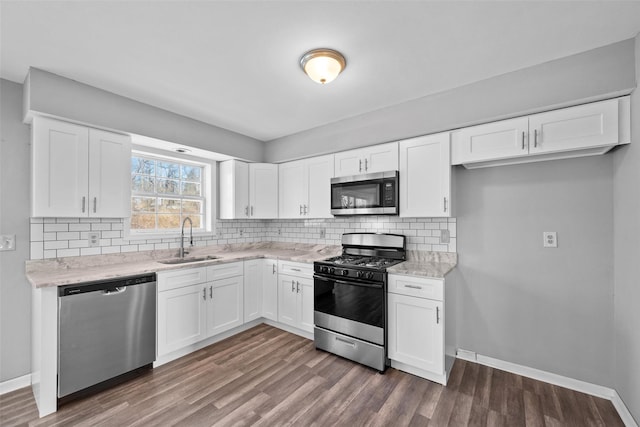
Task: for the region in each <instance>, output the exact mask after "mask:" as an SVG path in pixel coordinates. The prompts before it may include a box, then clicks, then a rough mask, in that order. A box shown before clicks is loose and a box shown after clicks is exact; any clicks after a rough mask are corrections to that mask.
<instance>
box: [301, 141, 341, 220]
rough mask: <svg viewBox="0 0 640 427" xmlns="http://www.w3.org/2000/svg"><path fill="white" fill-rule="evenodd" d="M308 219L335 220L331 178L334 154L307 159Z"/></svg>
mask: <svg viewBox="0 0 640 427" xmlns="http://www.w3.org/2000/svg"><path fill="white" fill-rule="evenodd" d="M306 162H307V184H308V185H307V200H308V202H307V209H306V215H305V217H307V218H333V215H331V178H332V177H333V168H334V159H333V154H331V155H328V156H321V157H313V158H311V159H307V161H306Z"/></svg>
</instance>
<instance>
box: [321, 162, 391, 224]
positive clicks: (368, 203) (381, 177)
mask: <svg viewBox="0 0 640 427" xmlns="http://www.w3.org/2000/svg"><path fill="white" fill-rule="evenodd" d="M331 213H332V214H333V215H368V214H372V215H397V214H398V172H397V171H392V172H381V173H372V174H367V175H357V176H350V177H339V178H332V179H331Z"/></svg>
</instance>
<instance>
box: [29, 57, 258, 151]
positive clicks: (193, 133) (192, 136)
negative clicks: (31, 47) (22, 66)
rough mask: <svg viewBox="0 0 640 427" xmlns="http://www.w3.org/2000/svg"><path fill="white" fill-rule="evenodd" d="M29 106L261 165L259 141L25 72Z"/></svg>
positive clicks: (60, 79)
mask: <svg viewBox="0 0 640 427" xmlns="http://www.w3.org/2000/svg"><path fill="white" fill-rule="evenodd" d="M29 74H30V76H29V80H28V83H25V84H26V85H27V86H29V91H28V97H27V98H28V100H27V101H28V104H29V108H30V109H31V110H33V111H37V112H39V113H45V114H50V115H53V116H59V117H63V118H67V119H70V120H74V121H78V122H81V123H86V124H90V125H96V126H100V127H105V128H109V129H114V130H119V131H123V132H130V133H135V134H139V135H144V136H148V137H152V138H157V139H162V140H165V141H170V142H175V143H177V144H184V145H187V146H191V147H196V148H202V149H204V150H209V151H214V152H217V153H222V154H227V155H229V156H233V157H238V158H241V159H246V160H252V161H262V158H263V156H264V144H263V143H262V142H261V141H258V140H256V139H253V138H250V137H248V136H245V135H241V134H238V133H235V132H231V131H229V130H226V129H222V128H219V127H216V126H212V125H209V124H206V123H203V122H200V121H197V120H193V119H190V118H188V117H185V116H181V115H178V114H174V113H171V112H169V111H166V110H162V109H160V108H156V107H153V106H151V105H148V104H143V103H141V102H138V101H134V100H132V99H129V98H125V97H123V96H120V95H116V94H114V93H111V92H107V91H105V90H102V89H98V88H95V87H93V86H89V85H85V84H83V83H79V82H76V81H74V80H71V79H67V78H65V77H61V76H58V75H55V74H52V73H49V72H46V71H43V70H39V69H37V68H31V69H30V73H29Z"/></svg>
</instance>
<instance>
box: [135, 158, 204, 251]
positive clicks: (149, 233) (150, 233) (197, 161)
mask: <svg viewBox="0 0 640 427" xmlns="http://www.w3.org/2000/svg"><path fill="white" fill-rule="evenodd" d="M134 157H142V158H146V159H151V160H155V161H172V162H175V163H179V164H186V165H195V166H200V167H202V174H201V182H200V185H201V195H202V196H201V197H199V198H198V197H193V196H186V197H184V196H182V195H171V194H166V195H163V194H162V193H157V192H154V193H137V192H134V191H133V188H131V189H130V190H131V194H130V197H129V203H132V201H133V198H134V197H140V196H142V197H144V196H148V197H166V198H179V199H184V200H190V199H191V200H202V201H203V211H202V228H201V229H198V230H195V229H194V231H193V234H194V235H197V236H212V235H215V229H214V224H215V223H214V217H215V203H214V202H215V199H214V198H215V193H214V189H215V185H216V182H215V176H216V174H215V171H216V169H215V168H216V163H215V162H212V161H211V160H209V159H205V158H200V157H195V156H188V155H184V154H181V153H170V154H168V153H167V152H165V151H163V150H154V149H151V148H150V147H135V146H134V147H132V150H131V158H130V160H129V161H130V162H131V160H132V159H133V158H134ZM128 171H129V185H130V186H131V185H132V181H131V178H132V176H133V173H132V171H131V165H129V168H128ZM174 196H175V197H174ZM132 213H133V212H132ZM156 215H157V212H156ZM131 218H132V215H130V216H129V217H128V218H126V220H125V221H124V237H123V239H124V240H148V239H169V238H176V237H180V232H181V229H180V228H171V229H166V230H160V229H157V228H156V229H140V230H139V229H132V228H131Z"/></svg>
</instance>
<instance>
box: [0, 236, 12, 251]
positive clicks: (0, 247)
mask: <svg viewBox="0 0 640 427" xmlns="http://www.w3.org/2000/svg"><path fill="white" fill-rule="evenodd" d="M15 250H16V235H15V234H3V235H1V236H0V251H15Z"/></svg>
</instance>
